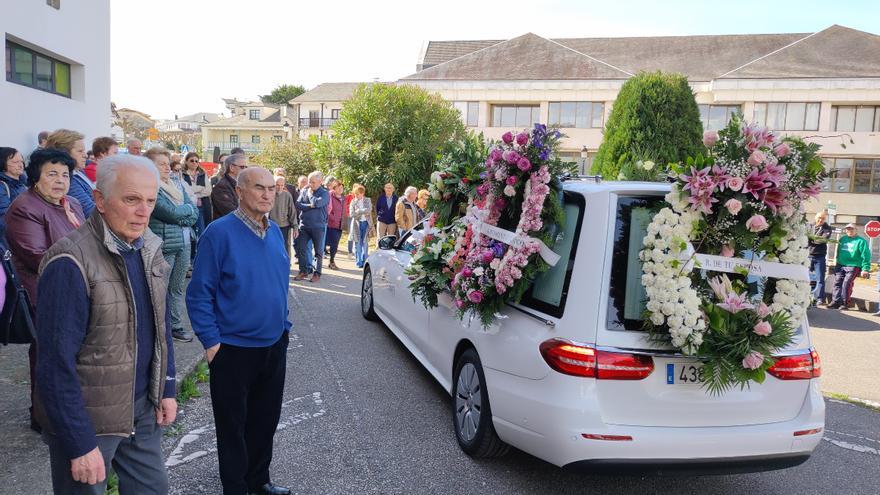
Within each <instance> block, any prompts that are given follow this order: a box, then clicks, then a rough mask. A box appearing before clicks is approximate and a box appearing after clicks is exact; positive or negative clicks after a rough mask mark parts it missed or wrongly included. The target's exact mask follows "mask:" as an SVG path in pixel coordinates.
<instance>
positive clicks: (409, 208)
mask: <svg viewBox="0 0 880 495" xmlns="http://www.w3.org/2000/svg"><path fill="white" fill-rule="evenodd" d="M418 194H419V190H418V189H416V188H415V187H413V186H409V187H407V188H406V189H405V190H404V191H403V197H402V198H400V201H398V202H397V206H396V207H395V208H394V221H395V222H396V223H397V229H398V233H399V236H403V234H404V232H407V231H408V230H411V229H412V228H413V227H415V226H416V222H418V221H419V214H418V211H419V210H418V208H416V196H418Z"/></svg>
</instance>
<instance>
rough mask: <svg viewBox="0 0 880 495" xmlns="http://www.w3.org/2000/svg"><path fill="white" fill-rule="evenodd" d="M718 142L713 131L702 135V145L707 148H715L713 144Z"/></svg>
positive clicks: (716, 134)
mask: <svg viewBox="0 0 880 495" xmlns="http://www.w3.org/2000/svg"><path fill="white" fill-rule="evenodd" d="M716 141H718V133H717V132H715V131H706V132H704V133H703V144H705V145H706V147H707V148H711V147H712V146H715V142H716Z"/></svg>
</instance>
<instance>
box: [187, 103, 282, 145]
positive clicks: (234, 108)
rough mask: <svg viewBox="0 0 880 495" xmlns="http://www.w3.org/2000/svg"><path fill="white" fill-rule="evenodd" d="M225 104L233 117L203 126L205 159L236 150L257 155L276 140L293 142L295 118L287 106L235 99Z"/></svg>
mask: <svg viewBox="0 0 880 495" xmlns="http://www.w3.org/2000/svg"><path fill="white" fill-rule="evenodd" d="M224 102H225V103H226V108H227V109H228V110H229V112H230V115H231V116H230V117H228V118H225V119H220V120H216V121H214V122H211V123H209V124H202V125H201V130H202V149H203V153H204V157H206V158H211V159H213V157H214V154H215V151H216V153H217V154H220V153H229V152H230V151H231V150H233V149H234V148H241V149H243V150H244V151H245V153H247V154H257V153H259V152H260V151H262V150H263V148H264V147H265V146H266V144H268V143H269V142H271V141H273V140H274V141H283V140H286V139H290V137H291V133H292V127H293V124H294V122H295V118H294V117H293V116H292V114H290V107H289V106H288V105H274V104H271V103H263V102H259V101H251V102H241V101H238V100H235V99H224Z"/></svg>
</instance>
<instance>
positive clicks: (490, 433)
mask: <svg viewBox="0 0 880 495" xmlns="http://www.w3.org/2000/svg"><path fill="white" fill-rule="evenodd" d="M485 384H486V377H485V375H483V366H482V364H481V363H480V356H479V355H478V354H477V351H476V350H474V349H473V348H471V349H468V350H466V351H464V353H462V355H461V356H460V357H459V358H458V361H457V362H456V363H455V373H454V374H453V380H452V389H453V390H452V427H453V429H454V430H455V439H456V440H458V446H459V447H461V450H463V451H464V452H465V453H466V454H467V455H469V456H471V457H478V458H479V457H500V456H502V455H504V454H506V453H507V452H508V450H510V446H509V445H507V444H506V443H504V442H503V441H502V440H501V439H500V438H498V434H497V433H496V432H495V425H493V424H492V408H491V407H490V405H489V394H488V392H487V391H486V386H485Z"/></svg>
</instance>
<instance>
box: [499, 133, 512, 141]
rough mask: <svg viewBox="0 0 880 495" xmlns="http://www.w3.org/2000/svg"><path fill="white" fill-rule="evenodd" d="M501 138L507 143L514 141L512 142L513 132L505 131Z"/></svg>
mask: <svg viewBox="0 0 880 495" xmlns="http://www.w3.org/2000/svg"><path fill="white" fill-rule="evenodd" d="M501 140H502V141H504V142H505V143H507V144H510V143H512V142H513V133H512V132H510V131H507V132H505V133H504V134H503V135H502V136H501Z"/></svg>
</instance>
